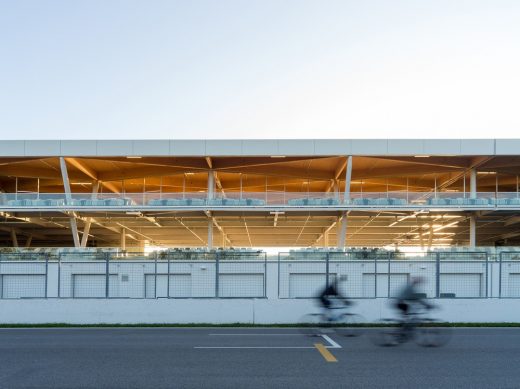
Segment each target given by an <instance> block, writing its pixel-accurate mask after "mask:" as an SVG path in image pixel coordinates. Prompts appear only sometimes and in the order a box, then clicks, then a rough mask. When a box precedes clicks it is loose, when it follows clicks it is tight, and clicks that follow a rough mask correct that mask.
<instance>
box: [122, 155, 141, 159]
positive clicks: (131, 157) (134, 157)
mask: <svg viewBox="0 0 520 389" xmlns="http://www.w3.org/2000/svg"><path fill="white" fill-rule="evenodd" d="M126 158H128V159H141V158H143V157H139V156H137V155H132V156H128V157H126Z"/></svg>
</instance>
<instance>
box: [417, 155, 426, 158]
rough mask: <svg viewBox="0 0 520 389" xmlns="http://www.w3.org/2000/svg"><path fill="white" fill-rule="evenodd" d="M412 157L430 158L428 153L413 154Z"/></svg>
mask: <svg viewBox="0 0 520 389" xmlns="http://www.w3.org/2000/svg"><path fill="white" fill-rule="evenodd" d="M414 158H430V156H429V155H414Z"/></svg>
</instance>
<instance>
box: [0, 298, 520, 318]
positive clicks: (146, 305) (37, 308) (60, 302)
mask: <svg viewBox="0 0 520 389" xmlns="http://www.w3.org/2000/svg"><path fill="white" fill-rule="evenodd" d="M436 304H437V305H439V306H440V309H439V311H436V313H435V316H436V317H437V318H439V319H440V320H443V321H447V322H520V300H517V299H502V300H499V299H468V300H462V299H461V300H436ZM0 311H1V312H2V315H1V316H0V322H1V323H4V324H5V323H11V324H13V323H70V324H96V323H110V324H119V323H125V324H135V323H149V324H152V323H181V324H182V323H184V324H187V323H215V324H223V323H257V324H268V323H297V322H298V320H299V318H300V317H301V316H303V315H304V314H306V313H310V312H317V311H318V309H317V307H316V306H315V304H314V302H313V301H312V300H277V299H178V300H176V299H157V300H156V299H154V300H143V299H140V300H128V299H109V300H105V299H81V300H72V299H46V300H44V299H43V300H40V299H38V300H37V299H30V300H1V301H0ZM353 311H354V312H358V313H360V314H362V315H363V316H364V317H365V318H366V319H367V320H368V321H375V320H378V319H380V318H387V317H392V315H393V312H392V309H391V306H390V303H389V300H388V299H372V300H356V305H355V307H354V308H353Z"/></svg>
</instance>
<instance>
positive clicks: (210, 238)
mask: <svg viewBox="0 0 520 389" xmlns="http://www.w3.org/2000/svg"><path fill="white" fill-rule="evenodd" d="M212 248H213V220H211V217H208V250H211V249H212Z"/></svg>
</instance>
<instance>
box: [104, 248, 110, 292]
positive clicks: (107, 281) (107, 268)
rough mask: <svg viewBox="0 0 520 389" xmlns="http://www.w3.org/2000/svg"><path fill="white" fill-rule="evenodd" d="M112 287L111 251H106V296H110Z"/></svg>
mask: <svg viewBox="0 0 520 389" xmlns="http://www.w3.org/2000/svg"><path fill="white" fill-rule="evenodd" d="M109 288H110V253H105V298H108V296H109Z"/></svg>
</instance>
